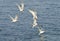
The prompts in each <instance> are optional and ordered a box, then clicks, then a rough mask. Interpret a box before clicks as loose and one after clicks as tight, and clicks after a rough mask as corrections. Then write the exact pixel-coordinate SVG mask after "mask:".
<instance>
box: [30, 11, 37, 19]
mask: <svg viewBox="0 0 60 41" xmlns="http://www.w3.org/2000/svg"><path fill="white" fill-rule="evenodd" d="M29 12H30V13H31V14H32V15H33V19H37V15H36V14H37V12H36V11H33V10H29Z"/></svg>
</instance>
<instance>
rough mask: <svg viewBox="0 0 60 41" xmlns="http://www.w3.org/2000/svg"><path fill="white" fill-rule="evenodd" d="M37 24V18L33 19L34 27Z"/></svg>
mask: <svg viewBox="0 0 60 41" xmlns="http://www.w3.org/2000/svg"><path fill="white" fill-rule="evenodd" d="M35 26H37V20H36V19H34V21H33V28H34V27H35Z"/></svg>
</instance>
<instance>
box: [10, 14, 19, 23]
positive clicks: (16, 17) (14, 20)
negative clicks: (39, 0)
mask: <svg viewBox="0 0 60 41" xmlns="http://www.w3.org/2000/svg"><path fill="white" fill-rule="evenodd" d="M9 16H10V15H9ZM10 18H11V20H12V22H17V21H18V15H16V16H15V18H13V17H12V16H10Z"/></svg>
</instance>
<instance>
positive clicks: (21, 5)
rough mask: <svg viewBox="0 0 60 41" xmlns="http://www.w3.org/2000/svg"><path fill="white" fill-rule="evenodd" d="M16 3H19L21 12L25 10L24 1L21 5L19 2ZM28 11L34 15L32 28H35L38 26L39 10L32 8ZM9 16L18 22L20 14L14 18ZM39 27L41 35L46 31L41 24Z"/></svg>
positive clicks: (12, 20)
mask: <svg viewBox="0 0 60 41" xmlns="http://www.w3.org/2000/svg"><path fill="white" fill-rule="evenodd" d="M16 5H17V7H18V9H19V10H20V12H23V11H24V3H21V4H20V5H19V4H16ZM28 11H29V12H30V13H31V14H32V16H33V24H32V28H34V27H35V26H38V23H37V19H38V17H37V12H36V11H34V10H31V9H29V10H28ZM9 16H10V19H11V22H17V21H18V15H16V16H15V18H13V17H12V16H11V15H9ZM37 28H38V31H39V35H40V34H43V33H44V32H45V31H44V30H42V29H41V28H40V27H39V26H38V27H37Z"/></svg>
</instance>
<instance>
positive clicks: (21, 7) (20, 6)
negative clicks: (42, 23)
mask: <svg viewBox="0 0 60 41" xmlns="http://www.w3.org/2000/svg"><path fill="white" fill-rule="evenodd" d="M16 5H17V7H18V8H19V10H20V11H24V3H21V4H20V5H19V4H16Z"/></svg>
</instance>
